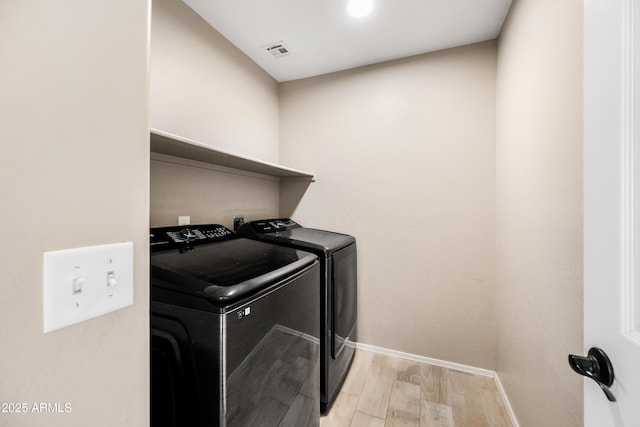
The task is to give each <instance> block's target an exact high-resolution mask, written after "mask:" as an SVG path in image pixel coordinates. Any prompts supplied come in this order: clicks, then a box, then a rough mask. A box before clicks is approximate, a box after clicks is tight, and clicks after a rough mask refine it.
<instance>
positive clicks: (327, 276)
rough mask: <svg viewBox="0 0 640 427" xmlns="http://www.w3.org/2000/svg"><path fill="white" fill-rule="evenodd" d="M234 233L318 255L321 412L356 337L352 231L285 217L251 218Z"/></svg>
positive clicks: (344, 372) (334, 392)
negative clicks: (321, 227)
mask: <svg viewBox="0 0 640 427" xmlns="http://www.w3.org/2000/svg"><path fill="white" fill-rule="evenodd" d="M238 234H239V235H241V236H244V237H248V238H251V239H256V240H259V241H263V242H269V243H275V244H278V245H281V246H284V247H289V248H295V249H301V250H304V251H308V252H312V253H314V254H316V255H317V256H318V258H319V259H320V275H321V278H320V283H321V288H320V303H321V306H320V336H321V338H320V408H321V413H322V414H326V413H327V412H328V411H329V409H330V408H331V405H332V404H333V402H334V401H335V399H336V397H337V395H338V392H339V391H340V388H341V387H342V384H343V382H344V380H345V378H346V376H347V373H348V372H349V369H350V367H351V363H352V361H353V356H354V354H355V342H356V320H357V295H358V293H357V251H356V239H355V238H354V237H353V236H349V235H346V234H341V233H336V232H332V231H326V230H317V229H313V228H306V227H302V226H301V225H300V224H298V223H296V222H294V221H292V220H291V219H289V218H278V219H268V220H260V221H251V222H247V223H245V224H243V225H242V226H241V227H240V228H239V229H238Z"/></svg>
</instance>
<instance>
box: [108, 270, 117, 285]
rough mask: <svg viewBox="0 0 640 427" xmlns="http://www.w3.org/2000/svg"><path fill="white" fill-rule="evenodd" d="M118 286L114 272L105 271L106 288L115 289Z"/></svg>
mask: <svg viewBox="0 0 640 427" xmlns="http://www.w3.org/2000/svg"><path fill="white" fill-rule="evenodd" d="M117 285H118V281H117V280H116V272H115V271H107V286H111V287H115V286H117Z"/></svg>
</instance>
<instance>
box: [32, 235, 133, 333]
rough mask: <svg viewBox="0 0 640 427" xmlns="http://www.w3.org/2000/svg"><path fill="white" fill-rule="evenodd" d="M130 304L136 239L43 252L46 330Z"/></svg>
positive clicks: (71, 323) (131, 301) (131, 300)
mask: <svg viewBox="0 0 640 427" xmlns="http://www.w3.org/2000/svg"><path fill="white" fill-rule="evenodd" d="M131 304H133V242H125V243H114V244H110V245H100V246H88V247H84V248H74V249H64V250H60V251H51V252H45V253H44V256H43V317H44V332H50V331H53V330H56V329H60V328H63V327H65V326H69V325H73V324H74V323H78V322H82V321H84V320H87V319H91V318H94V317H98V316H101V315H103V314H106V313H110V312H112V311H115V310H118V309H120V308H123V307H126V306H129V305H131Z"/></svg>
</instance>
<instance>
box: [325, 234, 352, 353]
mask: <svg viewBox="0 0 640 427" xmlns="http://www.w3.org/2000/svg"><path fill="white" fill-rule="evenodd" d="M357 281H358V277H357V252H356V245H355V243H354V244H351V245H349V246H347V247H345V248H343V249H340V250H339V251H337V252H334V253H333V255H332V257H331V284H330V286H331V288H332V289H331V292H330V294H331V298H332V304H331V306H332V310H331V316H330V317H331V357H333V358H334V359H336V358H337V357H338V355H339V354H340V352H341V351H342V350H343V349H344V347H345V346H346V345H347V344H348V343H351V346H353V345H354V343H355V340H356V337H355V333H356V319H357V311H358V295H357V293H358V291H357Z"/></svg>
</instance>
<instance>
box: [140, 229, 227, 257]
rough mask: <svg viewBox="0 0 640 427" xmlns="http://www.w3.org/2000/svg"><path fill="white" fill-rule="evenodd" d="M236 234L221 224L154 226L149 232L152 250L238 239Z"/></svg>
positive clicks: (188, 246)
mask: <svg viewBox="0 0 640 427" xmlns="http://www.w3.org/2000/svg"><path fill="white" fill-rule="evenodd" d="M236 238H238V237H237V236H236V234H235V233H234V232H233V231H231V230H229V229H228V228H226V227H225V226H223V225H220V224H203V225H188V226H185V225H179V226H174V227H157V228H152V229H151V230H150V234H149V244H150V245H151V252H156V251H164V250H168V249H181V250H185V249H186V250H190V249H191V248H192V247H193V246H197V245H203V244H205V243H215V242H222V241H224V240H230V239H236Z"/></svg>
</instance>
